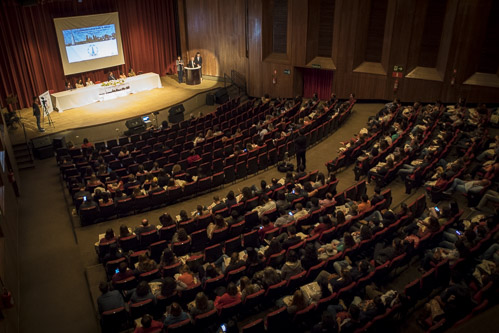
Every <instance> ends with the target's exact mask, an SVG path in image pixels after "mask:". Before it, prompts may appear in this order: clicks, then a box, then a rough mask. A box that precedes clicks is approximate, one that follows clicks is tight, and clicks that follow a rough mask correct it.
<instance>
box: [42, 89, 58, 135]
mask: <svg viewBox="0 0 499 333" xmlns="http://www.w3.org/2000/svg"><path fill="white" fill-rule="evenodd" d="M42 106H43V115H44V116H47V119H48V121H49V126H52V127H53V128H55V125H54V122H53V121H52V118H50V113H49V110H47V101H46V100H45V99H44V98H43V97H42ZM44 122H45V120H43V121H42V123H44Z"/></svg>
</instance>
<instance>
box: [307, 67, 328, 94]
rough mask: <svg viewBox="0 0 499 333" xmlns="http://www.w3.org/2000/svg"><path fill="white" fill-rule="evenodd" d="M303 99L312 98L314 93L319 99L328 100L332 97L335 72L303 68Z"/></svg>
mask: <svg viewBox="0 0 499 333" xmlns="http://www.w3.org/2000/svg"><path fill="white" fill-rule="evenodd" d="M302 73H303V97H306V98H310V97H312V95H313V94H314V93H317V95H319V99H322V100H328V99H329V98H330V97H331V87H332V85H333V71H328V70H321V69H315V68H303V72H302Z"/></svg>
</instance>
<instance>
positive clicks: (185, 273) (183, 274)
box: [175, 265, 197, 288]
mask: <svg viewBox="0 0 499 333" xmlns="http://www.w3.org/2000/svg"><path fill="white" fill-rule="evenodd" d="M175 278H176V279H177V281H179V282H182V283H183V284H184V285H185V286H186V288H190V287H192V286H194V285H195V284H196V283H197V279H196V277H195V276H194V274H193V273H192V272H191V270H190V269H189V266H187V265H183V266H182V267H180V269H179V274H178V275H176V276H175Z"/></svg>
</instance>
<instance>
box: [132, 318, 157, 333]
mask: <svg viewBox="0 0 499 333" xmlns="http://www.w3.org/2000/svg"><path fill="white" fill-rule="evenodd" d="M140 324H141V325H142V327H136V328H135V331H134V333H153V332H162V330H161V329H162V328H163V323H162V322H159V321H156V320H154V319H152V317H151V315H148V314H145V315H144V316H143V317H142V319H141V320H140Z"/></svg>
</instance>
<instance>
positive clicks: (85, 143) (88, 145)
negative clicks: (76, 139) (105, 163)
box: [81, 138, 94, 149]
mask: <svg viewBox="0 0 499 333" xmlns="http://www.w3.org/2000/svg"><path fill="white" fill-rule="evenodd" d="M81 148H82V149H93V148H94V144H93V143H91V142H90V141H88V139H87V138H84V139H83V143H82V144H81Z"/></svg>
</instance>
